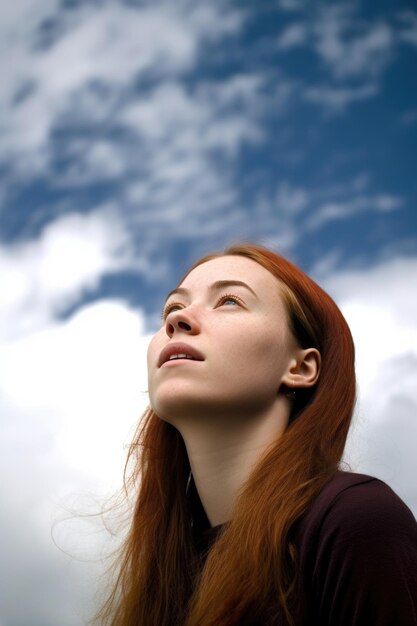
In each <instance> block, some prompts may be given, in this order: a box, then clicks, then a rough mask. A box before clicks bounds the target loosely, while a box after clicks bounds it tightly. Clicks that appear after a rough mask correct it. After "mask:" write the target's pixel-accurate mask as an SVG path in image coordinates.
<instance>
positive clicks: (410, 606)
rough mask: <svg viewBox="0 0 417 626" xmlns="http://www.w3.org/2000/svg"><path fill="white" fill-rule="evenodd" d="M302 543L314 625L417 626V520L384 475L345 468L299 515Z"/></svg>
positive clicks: (301, 558) (305, 586) (304, 577)
mask: <svg viewBox="0 0 417 626" xmlns="http://www.w3.org/2000/svg"><path fill="white" fill-rule="evenodd" d="M296 544H297V548H298V558H299V565H298V571H299V572H300V579H299V580H300V585H301V587H300V590H299V593H300V597H302V594H305V598H306V602H305V606H307V607H308V610H307V614H308V615H310V616H311V621H309V622H308V623H309V624H310V623H312V624H316V623H318V624H322V625H326V626H327V625H332V626H333V625H334V624H338V626H347V625H349V626H352V625H353V626H356V625H359V624H378V626H380V625H381V626H391V625H392V624H404V626H405V625H407V626H409V625H410V626H411V625H412V626H417V623H416V615H417V598H416V589H417V522H416V520H415V518H414V516H413V514H412V512H411V511H410V509H409V508H408V507H407V505H406V504H405V503H404V502H403V501H402V500H401V498H400V497H399V496H398V495H397V494H396V493H395V492H394V491H393V489H391V487H389V486H388V485H387V484H386V483H384V482H383V481H382V480H380V479H378V478H375V477H373V476H368V475H366V474H355V473H352V472H338V473H337V474H336V475H335V476H334V477H333V478H332V479H331V480H330V481H329V482H328V483H327V484H326V485H325V486H324V487H323V489H322V490H321V492H320V493H319V494H318V496H317V497H316V498H315V499H314V500H313V502H312V503H311V505H310V507H309V509H308V510H307V511H306V513H305V514H304V516H303V517H302V518H301V519H300V524H299V525H298V527H297V535H296ZM301 606H304V605H303V604H302V603H301ZM300 610H301V609H300ZM302 623H307V621H306V622H304V621H303V622H302Z"/></svg>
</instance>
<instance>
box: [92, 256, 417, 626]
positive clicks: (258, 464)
mask: <svg viewBox="0 0 417 626" xmlns="http://www.w3.org/2000/svg"><path fill="white" fill-rule="evenodd" d="M148 372H149V397H150V409H149V410H148V411H147V412H146V414H145V416H144V419H143V420H142V422H141V424H140V426H139V429H138V433H137V436H136V438H135V441H134V443H133V444H132V446H131V448H130V451H129V457H128V460H130V461H134V463H135V465H134V469H133V473H132V475H131V477H130V479H129V484H130V486H133V487H134V488H135V487H136V488H137V489H138V493H137V496H136V502H135V507H134V513H133V519H132V524H131V528H130V532H129V534H128V536H127V539H126V541H125V544H124V546H123V552H122V555H121V557H120V560H119V562H118V572H119V573H118V577H117V580H116V582H115V584H114V588H113V591H112V593H111V595H110V597H109V599H108V601H107V603H106V605H105V607H104V609H103V610H102V612H101V615H100V619H101V623H107V624H111V625H112V626H173V625H178V626H180V625H181V626H226V625H227V626H232V625H247V626H249V625H251V626H252V625H255V624H257V625H259V626H260V625H262V626H268V625H277V624H288V625H289V624H293V625H294V626H297V625H298V626H307V625H310V624H311V625H313V624H314V625H320V626H326V625H327V626H348V625H349V626H358V625H359V624H361V625H362V624H367V625H375V624H377V625H384V626H388V625H390V626H394V624H395V625H401V626H416V625H417V598H416V594H417V524H416V522H415V519H414V517H413V515H412V513H411V512H410V510H409V509H408V508H407V506H406V505H405V504H404V503H403V502H402V501H401V500H400V499H399V498H398V496H397V495H395V494H394V492H393V491H392V490H391V489H390V488H389V487H388V486H387V485H385V484H384V483H383V482H381V481H379V480H377V479H376V478H372V477H370V476H365V475H360V474H353V473H349V472H342V471H340V468H339V463H340V460H341V456H342V453H343V449H344V445H345V441H346V436H347V433H348V430H349V425H350V422H351V418H352V412H353V407H354V400H355V374H354V347H353V342H352V338H351V334H350V331H349V329H348V326H347V324H346V321H345V320H344V318H343V316H342V314H341V313H340V311H339V309H338V308H337V306H336V305H335V303H334V302H333V301H332V299H331V298H330V297H329V296H328V295H327V294H326V293H325V292H324V291H323V290H322V289H321V288H320V287H319V286H318V285H317V284H316V283H314V282H313V281H312V280H311V279H310V278H309V277H308V276H306V275H305V274H304V273H303V272H302V271H301V270H300V269H298V268H297V267H295V266H294V265H292V264H291V263H290V262H288V261H286V260H285V259H283V258H282V257H280V256H278V255H277V254H275V253H273V252H271V251H269V250H267V249H265V248H262V247H260V246H255V245H237V246H232V247H231V248H229V249H227V250H226V251H225V252H224V253H223V254H220V255H212V256H208V257H205V258H203V259H201V260H200V261H199V262H198V263H196V264H195V265H194V266H193V267H192V268H191V270H190V271H189V272H188V273H187V274H186V276H185V277H184V278H183V279H182V280H181V281H180V284H179V286H178V287H177V288H176V289H175V290H174V291H173V292H171V293H170V294H169V295H168V298H167V301H166V305H165V308H164V312H163V323H162V327H161V329H160V330H159V331H158V332H157V333H156V335H155V336H154V337H153V339H152V341H151V343H150V346H149V351H148Z"/></svg>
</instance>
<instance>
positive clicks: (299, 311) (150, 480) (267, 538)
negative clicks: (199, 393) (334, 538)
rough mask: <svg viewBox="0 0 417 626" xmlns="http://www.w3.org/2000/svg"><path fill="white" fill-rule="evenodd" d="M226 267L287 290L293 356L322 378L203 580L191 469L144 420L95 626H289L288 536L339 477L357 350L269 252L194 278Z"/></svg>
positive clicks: (165, 432) (250, 252) (326, 302)
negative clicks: (118, 547)
mask: <svg viewBox="0 0 417 626" xmlns="http://www.w3.org/2000/svg"><path fill="white" fill-rule="evenodd" d="M223 255H240V256H244V257H247V258H249V259H252V260H253V261H256V262H257V263H259V264H260V265H262V266H263V267H264V268H266V269H267V270H268V271H269V272H271V274H273V275H274V276H275V277H276V278H277V279H278V280H279V281H280V282H281V283H283V284H284V298H285V301H286V305H287V310H288V316H289V323H290V327H291V329H292V332H293V334H294V336H295V338H296V339H297V340H298V342H299V344H300V345H301V347H315V348H317V349H318V350H319V352H320V354H321V371H320V377H319V380H318V382H317V384H316V386H315V387H314V389H313V390H312V391H311V390H310V391H309V392H305V393H304V394H301V395H299V397H298V399H297V400H296V402H295V405H294V409H293V413H292V415H291V419H290V424H289V426H288V428H287V430H286V431H285V433H284V434H283V435H282V436H281V437H280V438H279V439H278V440H277V441H274V442H271V446H270V447H269V448H268V450H267V452H266V454H265V455H264V456H263V457H262V458H261V460H260V461H259V463H258V464H257V466H256V467H255V469H254V470H253V471H252V473H251V475H250V477H249V479H248V480H247V482H246V483H245V485H244V486H243V489H242V490H241V492H240V494H239V497H238V498H237V499H236V502H235V505H234V509H233V514H232V519H231V521H230V522H229V523H228V524H226V525H225V526H224V527H223V528H222V530H221V533H220V535H219V536H218V538H217V540H216V541H215V543H214V545H213V546H212V547H211V549H210V551H209V553H208V556H207V559H206V561H205V563H204V565H203V567H202V568H201V567H200V566H199V558H198V555H197V552H196V549H195V547H194V543H193V537H192V530H191V525H190V511H189V508H188V506H189V505H188V502H187V499H186V488H187V481H188V477H189V473H190V464H189V461H188V456H187V451H186V448H185V445H184V442H183V439H182V437H181V435H180V433H179V432H178V431H177V430H176V429H175V428H174V427H173V426H172V425H170V424H169V423H167V422H166V421H163V420H161V419H160V418H158V416H157V415H156V414H155V413H154V412H153V410H152V409H148V410H147V411H146V413H145V415H144V416H143V418H142V420H141V422H140V423H139V426H138V430H137V433H136V435H135V438H134V441H133V443H132V444H131V446H130V448H129V453H128V458H127V463H126V467H130V466H132V471H131V473H130V475H129V477H128V478H127V474H126V468H125V481H126V486H127V487H130V488H132V489H133V491H134V494H135V495H134V497H135V505H134V511H133V516H132V520H131V525H130V530H129V532H128V535H127V537H126V540H125V542H124V544H123V546H122V551H121V554H120V555H119V557H118V561H117V568H116V572H117V575H116V579H115V581H114V583H113V587H112V590H111V593H110V594H109V597H108V599H107V601H106V603H105V605H104V606H103V608H102V609H101V611H100V613H99V615H98V621H99V623H100V624H108V625H111V626H174V625H176V626H235V625H245V624H246V625H249V624H253V623H255V622H256V623H259V624H262V625H263V626H268V625H272V624H274V625H276V624H288V625H290V624H294V614H295V603H296V601H297V598H296V597H294V589H295V583H296V581H295V571H296V559H297V553H296V549H295V546H294V545H293V542H292V534H291V531H292V529H293V528H294V525H295V523H296V522H297V520H298V519H299V518H300V517H301V516H302V515H303V513H304V512H305V511H306V509H307V508H308V506H309V504H310V503H311V502H312V500H313V499H314V498H315V497H316V496H317V494H318V493H319V492H320V490H321V489H322V487H323V486H324V484H325V483H326V482H327V481H328V480H329V479H330V478H331V477H332V476H333V475H334V474H335V472H336V471H337V470H338V467H339V463H340V460H341V456H342V453H343V449H344V446H345V442H346V437H347V434H348V430H349V426H350V422H351V418H352V413H353V408H354V402H355V372H354V346H353V341H352V337H351V333H350V331H349V328H348V325H347V323H346V321H345V319H344V317H343V315H342V314H341V312H340V310H339V309H338V307H337V306H336V304H335V303H334V301H333V300H332V299H331V298H330V296H329V295H328V294H327V293H326V292H325V291H323V290H322V289H321V288H320V287H319V286H318V285H317V284H316V283H315V282H314V281H313V280H312V279H311V278H309V277H308V276H307V275H306V274H305V273H304V272H303V271H302V270H300V269H299V268H298V267H296V266H295V265H293V264H292V263H290V262H289V261H287V260H286V259H284V258H283V257H281V256H279V255H278V254H275V253H274V252H272V251H270V250H268V249H266V248H263V247H261V246H259V245H249V244H248V245H246V244H245V245H243V244H241V245H234V246H231V247H229V248H228V249H226V250H225V252H224V253H223V254H216V255H210V256H206V257H204V258H203V259H201V260H200V261H198V262H197V263H196V264H195V265H194V266H193V267H192V268H191V270H192V269H193V268H194V267H196V266H197V265H200V264H201V263H205V262H206V261H208V260H210V259H212V258H216V257H218V256H223ZM191 270H190V271H191Z"/></svg>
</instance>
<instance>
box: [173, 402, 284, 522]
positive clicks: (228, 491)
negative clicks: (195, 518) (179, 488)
mask: <svg viewBox="0 0 417 626" xmlns="http://www.w3.org/2000/svg"><path fill="white" fill-rule="evenodd" d="M288 413H289V411H288V405H287V403H286V402H285V401H284V402H283V403H282V405H281V404H280V403H278V406H277V405H274V409H273V410H272V408H271V409H270V410H268V411H267V412H265V414H263V415H261V416H257V417H256V418H255V417H252V418H250V419H246V420H242V419H240V420H227V418H226V417H225V418H224V419H223V420H219V419H212V420H211V422H210V423H208V422H207V420H204V422H203V421H200V422H198V420H190V419H187V420H186V421H185V420H184V422H182V423H181V424H179V425H176V427H177V428H178V430H179V431H180V432H181V435H182V437H183V439H184V442H185V445H186V448H187V453H188V457H189V461H190V466H191V471H192V474H193V479H194V483H195V486H196V489H197V492H198V495H199V498H200V500H201V503H202V505H203V507H204V510H205V512H206V515H207V518H208V520H209V522H210V524H211V526H217V525H219V524H223V523H225V522H227V521H229V520H230V519H231V517H232V509H233V505H234V503H235V500H236V497H237V495H238V493H239V491H240V490H241V488H242V487H243V485H244V483H245V482H246V481H247V479H248V478H249V476H250V474H251V472H252V470H253V469H254V467H255V465H256V464H257V463H258V462H259V460H260V459H261V457H262V456H263V454H264V453H265V451H266V449H267V448H268V447H269V446H270V444H271V443H273V442H274V441H276V439H277V438H279V437H280V436H281V435H282V433H283V432H284V431H285V428H286V426H287V423H288ZM225 425H226V427H225Z"/></svg>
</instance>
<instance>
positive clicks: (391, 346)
mask: <svg viewBox="0 0 417 626" xmlns="http://www.w3.org/2000/svg"><path fill="white" fill-rule="evenodd" d="M321 283H322V284H323V285H324V287H325V288H326V289H327V290H328V291H329V292H330V293H331V295H332V296H333V297H334V298H335V300H336V301H337V302H338V304H339V305H340V306H341V308H342V311H343V312H344V314H345V316H346V319H347V321H348V323H349V325H350V328H351V330H352V334H353V337H354V340H355V346H356V367H357V375H358V381H359V403H358V410H357V414H356V418H355V422H354V428H353V430H352V432H351V434H350V437H349V443H348V446H347V450H346V459H347V460H348V461H349V462H351V463H352V465H353V469H355V470H356V471H363V472H365V473H370V474H372V475H376V476H378V477H380V478H382V479H383V480H386V481H387V482H388V484H390V485H391V486H393V488H394V489H395V490H396V491H397V492H398V493H399V494H400V495H401V496H402V497H403V498H404V499H405V500H406V502H407V503H408V504H409V506H411V507H412V508H413V510H414V513H415V514H416V513H417V491H416V488H415V480H414V476H415V471H416V469H417V466H416V461H415V449H414V447H415V446H414V443H415V441H416V436H417V430H416V428H417V426H416V420H415V410H416V407H417V388H416V385H415V377H416V372H417V323H416V320H417V294H416V293H415V291H413V290H412V289H410V285H414V284H416V283H417V260H416V258H403V259H401V258H397V259H392V260H389V261H386V262H384V263H382V264H380V265H378V266H376V267H373V268H370V269H369V270H356V271H350V272H349V271H346V272H342V273H334V274H330V275H329V276H328V277H327V279H324V280H322V281H321Z"/></svg>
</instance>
